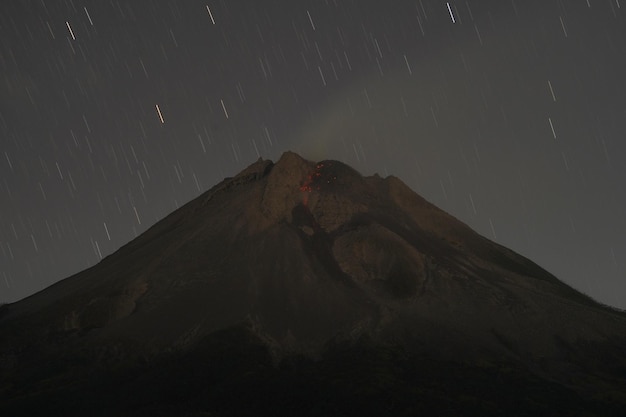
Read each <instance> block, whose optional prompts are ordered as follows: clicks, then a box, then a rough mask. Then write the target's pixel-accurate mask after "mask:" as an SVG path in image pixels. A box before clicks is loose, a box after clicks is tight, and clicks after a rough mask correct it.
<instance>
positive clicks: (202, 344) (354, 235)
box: [0, 152, 626, 416]
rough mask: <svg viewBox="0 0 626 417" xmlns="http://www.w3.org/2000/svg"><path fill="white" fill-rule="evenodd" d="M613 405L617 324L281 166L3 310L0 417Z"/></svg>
mask: <svg viewBox="0 0 626 417" xmlns="http://www.w3.org/2000/svg"><path fill="white" fill-rule="evenodd" d="M625 393H626V314H625V313H623V312H620V311H617V310H614V309H611V308H608V307H606V306H603V305H600V304H599V303H597V302H595V301H594V300H592V299H590V298H589V297H587V296H585V295H584V294H582V293H579V292H577V291H576V290H574V289H572V288H571V287H569V286H567V285H566V284H564V283H563V282H561V281H559V280H558V279H557V278H555V277H554V276H553V275H551V274H550V273H548V272H546V271H545V270H543V269H542V268H540V267H539V266H537V265H536V264H534V263H533V262H531V261H530V260H528V259H526V258H524V257H522V256H520V255H518V254H516V253H514V252H512V251H511V250H508V249H506V248H504V247H502V246H500V245H498V244H496V243H494V242H492V241H490V240H488V239H486V238H484V237H482V236H480V235H479V234H477V233H476V232H474V231H473V230H471V229H470V228H469V227H468V226H467V225H465V224H463V223H462V222H461V221H459V220H457V219H456V218H454V217H453V216H451V215H449V214H447V213H445V212H443V211H442V210H440V209H438V208H437V207H435V206H434V205H432V204H430V203H429V202H427V201H426V200H425V199H423V198H422V197H420V196H419V195H417V194H416V193H415V192H413V191H412V190H411V189H410V188H409V187H407V186H406V185H405V184H404V183H403V182H402V181H401V180H399V179H398V178H396V177H393V176H389V177H387V178H381V177H379V176H378V175H374V176H370V177H364V176H362V175H361V174H359V173H358V172H357V171H355V170H354V169H352V168H351V167H349V166H347V165H345V164H343V163H341V162H338V161H332V160H327V161H320V162H311V161H307V160H305V159H303V158H301V157H300V156H299V155H297V154H295V153H292V152H286V153H284V154H283V155H282V156H281V158H280V159H279V160H278V161H277V162H276V163H273V162H272V161H269V160H263V159H259V160H258V161H257V162H255V163H253V164H252V165H250V166H249V167H248V168H246V169H245V170H243V171H242V172H240V173H239V174H237V175H236V176H235V177H232V178H226V179H224V180H223V181H222V182H220V183H219V184H217V185H215V186H214V187H213V188H211V189H210V190H209V191H207V192H206V193H204V194H202V195H201V196H199V197H198V198H196V199H194V200H193V201H191V202H189V203H188V204H186V205H185V206H183V207H181V208H180V209H178V210H176V211H175V212H173V213H172V214H170V215H169V216H167V217H166V218H164V219H163V220H161V221H160V222H158V223H156V224H155V225H154V226H152V227H151V228H150V229H149V230H147V231H146V232H145V233H143V234H142V235H140V236H139V237H138V238H136V239H135V240H133V241H131V242H130V243H128V244H127V245H125V246H124V247H122V248H121V249H119V250H118V251H117V252H115V253H114V254H112V255H110V256H108V257H106V258H105V259H103V260H102V261H101V262H100V263H99V264H97V265H96V266H94V267H92V268H90V269H87V270H85V271H83V272H80V273H78V274H76V275H74V276H71V277H69V278H67V279H64V280H62V281H60V282H58V283H56V284H54V285H52V286H50V287H49V288H47V289H45V290H43V291H41V292H39V293H36V294H34V295H32V296H30V297H28V298H26V299H24V300H21V301H19V302H16V303H13V304H8V305H4V306H2V307H1V308H0V414H2V415H3V416H9V415H10V416H20V415H24V416H36V415H46V416H50V415H64V416H71V415H81V416H82V415H90V416H121V415H129V416H130V415H132V416H141V415H146V416H147V415H150V416H159V415H163V416H183V415H189V416H246V415H255V416H258V415H274V416H276V415H290V416H291V415H302V416H327V415H328V416H351V415H383V416H386V415H389V416H398V415H407V416H409V415H419V414H422V413H431V414H435V415H438V416H446V415H455V416H458V415H480V416H484V415H585V416H588V415H598V416H600V415H601V416H607V415H624V414H623V413H624V410H626V394H625Z"/></svg>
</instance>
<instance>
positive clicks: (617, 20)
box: [0, 0, 626, 308]
mask: <svg viewBox="0 0 626 417" xmlns="http://www.w3.org/2000/svg"><path fill="white" fill-rule="evenodd" d="M625 74H626V1H624V0H571V1H568V0H560V1H559V0H524V1H522V0H480V1H479V0H467V1H466V0H457V1H451V2H449V3H448V2H445V1H440V0H436V1H435V0H411V1H404V0H393V1H390V0H377V1H372V0H232V1H229V0H210V1H209V0H202V1H196V0H177V1H176V0H169V1H168V0H163V1H162V0H151V1H147V0H132V1H130V0H128V1H118V0H88V1H86V0H65V1H61V0H58V1H57V0H29V1H26V0H11V1H1V2H0V249H1V251H0V302H12V301H16V300H18V299H20V298H23V297H25V296H27V295H29V294H32V293H34V292H36V291H39V290H41V289H43V288H44V287H46V286H49V285H51V284H52V283H54V282H56V281H58V280H60V279H62V278H65V277H67V276H69V275H71V274H74V273H76V272H78V271H80V270H83V269H85V268H87V267H89V266H92V265H94V264H96V263H97V262H99V261H100V259H101V258H102V257H104V256H107V255H109V254H111V253H112V252H114V251H115V250H116V249H118V248H119V247H120V246H122V245H123V244H125V243H127V242H128V241H129V240H131V239H133V238H134V237H135V236H137V235H138V234H140V233H142V232H143V231H145V230H146V229H147V228H148V227H149V226H151V225H152V224H154V223H155V222H156V221H158V220H159V219H161V218H163V217H164V216H165V215H167V214H169V213H170V212H172V211H173V210H175V209H176V208H177V207H179V206H180V205H182V204H184V203H186V202H187V201H189V200H190V199H192V198H194V197H196V196H197V195H199V194H200V193H202V192H203V191H205V190H207V189H208V188H210V187H211V186H212V185H214V184H215V183H217V182H219V181H220V180H222V178H223V177H226V176H233V175H234V174H236V173H237V172H239V171H240V170H241V169H243V168H244V167H246V166H247V165H249V164H250V163H252V162H254V161H255V160H256V159H257V158H258V157H259V156H262V157H263V158H265V159H272V160H274V161H276V160H277V159H278V158H279V157H280V155H281V154H282V153H283V152H284V151H286V150H293V151H296V152H298V153H300V154H301V155H302V156H304V157H305V158H307V159H311V160H321V159H338V160H341V161H343V162H345V163H347V164H349V165H351V166H353V167H354V168H356V169H357V170H359V171H360V172H361V173H363V174H365V175H371V174H373V173H375V172H378V173H379V174H380V175H382V176H386V175H395V176H398V177H399V178H401V179H402V180H403V181H404V182H406V183H407V184H408V185H409V186H410V187H411V188H413V189H414V190H416V191H417V192H418V193H419V194H421V195H422V196H424V197H425V198H427V199H428V200H430V201H431V202H432V203H434V204H436V205H437V206H439V207H441V208H442V209H444V210H446V211H448V212H449V213H451V214H453V215H454V216H456V217H457V218H459V219H460V220H462V221H464V222H465V223H467V224H468V225H469V226H471V227H472V228H474V229H475V230H477V231H478V232H479V233H481V234H483V235H485V236H486V237H488V238H490V239H492V240H495V241H496V242H498V243H501V244H503V245H505V246H507V247H509V248H511V249H513V250H515V251H516V252H519V253H520V254H522V255H524V256H526V257H529V258H531V259H532V260H533V261H535V262H537V263H538V264H539V265H541V266H542V267H544V268H546V269H547V270H548V271H550V272H552V273H553V274H555V275H556V276H557V277H558V278H560V279H561V280H563V281H565V282H566V283H568V284H570V285H572V286H573V287H575V288H577V289H578V290H581V291H583V292H584V293H586V294H589V295H591V296H592V297H593V298H595V299H597V300H598V301H601V302H603V303H606V304H609V305H612V306H617V307H620V308H626V261H625V257H626V216H625V213H626V187H625V186H624V179H625V178H626V75H625Z"/></svg>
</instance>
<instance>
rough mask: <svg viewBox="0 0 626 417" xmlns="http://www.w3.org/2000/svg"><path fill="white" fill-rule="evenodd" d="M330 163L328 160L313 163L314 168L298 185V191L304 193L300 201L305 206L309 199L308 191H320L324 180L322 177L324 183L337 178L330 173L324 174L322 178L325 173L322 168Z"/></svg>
mask: <svg viewBox="0 0 626 417" xmlns="http://www.w3.org/2000/svg"><path fill="white" fill-rule="evenodd" d="M331 165H332V164H331V163H329V162H320V163H318V164H317V165H315V170H314V171H313V172H311V173H310V174H308V175H307V177H306V180H305V181H304V183H303V184H302V185H301V186H300V191H302V192H303V193H305V194H304V195H303V197H302V198H303V199H302V202H303V204H304V205H305V206H306V205H307V204H308V201H309V193H311V192H313V191H320V190H321V184H322V183H323V182H324V179H325V180H326V181H325V183H326V184H330V183H331V182H333V181H335V180H336V179H337V177H336V176H334V175H330V174H328V175H326V176H325V178H322V177H323V176H324V174H325V172H324V169H325V168H327V167H330V166H331Z"/></svg>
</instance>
